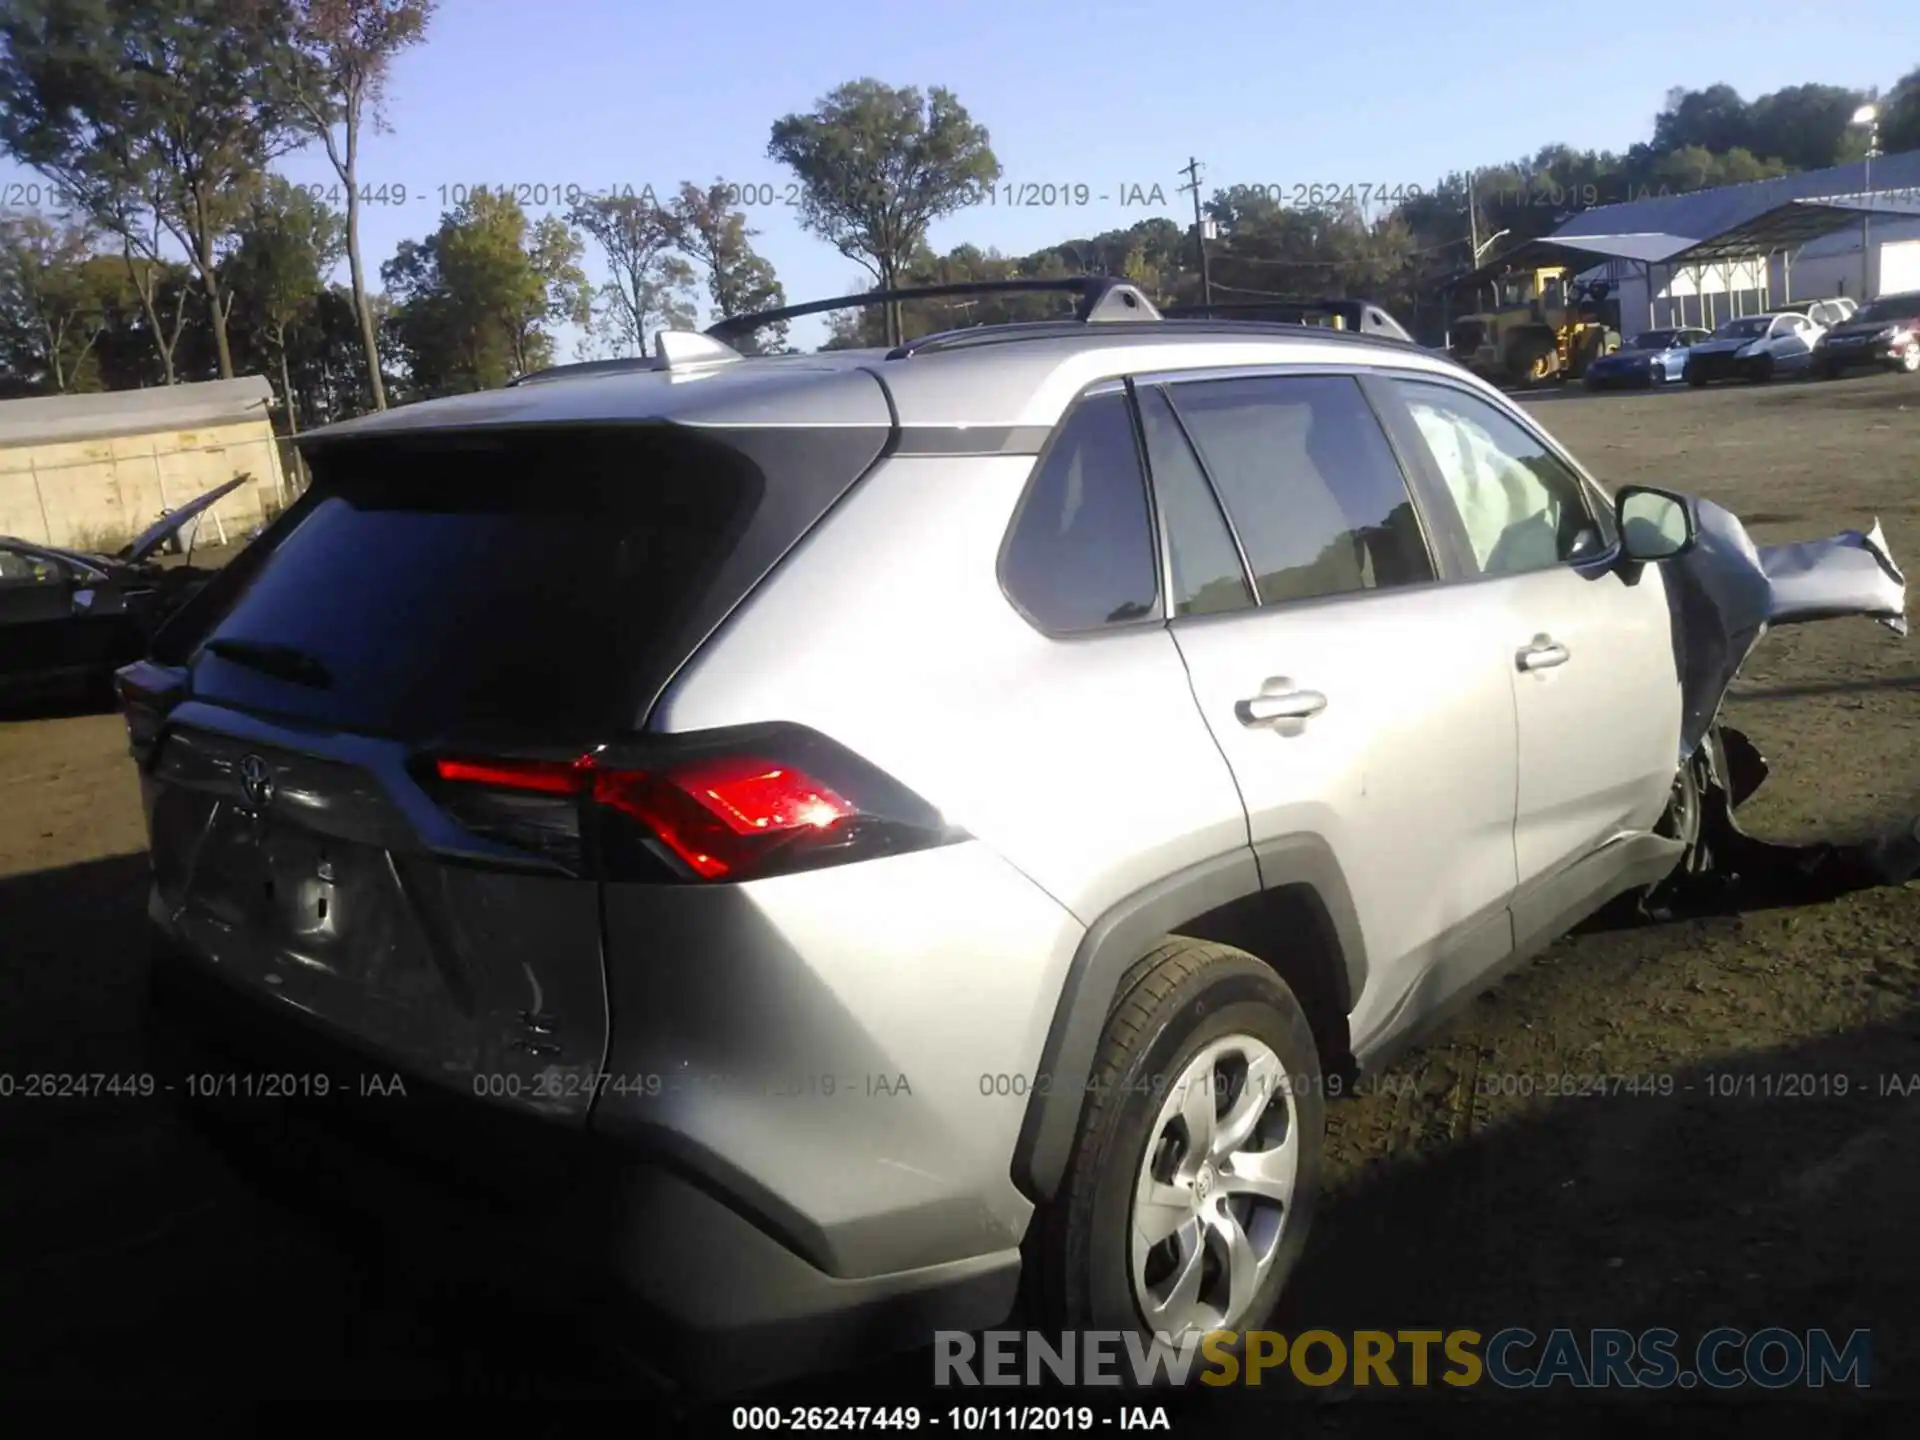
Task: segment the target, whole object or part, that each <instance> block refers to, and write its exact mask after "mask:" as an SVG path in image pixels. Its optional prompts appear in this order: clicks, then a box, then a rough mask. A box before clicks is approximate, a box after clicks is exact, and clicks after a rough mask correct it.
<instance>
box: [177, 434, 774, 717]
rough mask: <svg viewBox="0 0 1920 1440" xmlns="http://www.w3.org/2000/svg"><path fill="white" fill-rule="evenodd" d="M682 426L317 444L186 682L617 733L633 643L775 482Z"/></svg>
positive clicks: (290, 711) (314, 703)
mask: <svg viewBox="0 0 1920 1440" xmlns="http://www.w3.org/2000/svg"><path fill="white" fill-rule="evenodd" d="M683 437H684V432H681V434H680V436H675V435H672V434H670V433H669V432H665V431H663V430H659V429H654V430H648V429H631V430H626V431H613V432H576V433H571V434H566V435H550V436H544V437H543V436H525V437H516V438H513V439H510V440H499V441H492V442H488V443H486V444H485V445H484V446H478V445H475V444H473V443H471V442H469V443H468V444H467V445H466V446H464V447H463V448H459V449H448V448H445V447H438V446H436V447H432V448H420V447H417V446H416V447H413V448H407V449H401V448H396V447H394V446H392V445H390V444H388V445H378V446H375V445H357V446H348V445H344V444H343V445H342V446H341V447H340V448H339V449H338V450H336V451H335V452H333V453H332V454H331V455H328V454H327V452H322V454H321V456H320V457H319V463H318V465H317V466H316V475H315V482H314V489H313V491H312V492H311V493H309V494H308V495H307V496H306V497H304V498H303V499H302V501H301V506H300V508H301V509H302V510H303V511H304V512H305V513H304V518H300V519H298V521H297V523H296V524H294V525H292V527H291V528H290V529H289V530H288V531H287V532H286V533H285V535H284V538H282V539H281V540H280V542H279V544H278V545H277V547H276V548H275V549H274V550H273V551H272V552H271V553H270V554H269V555H268V556H267V557H266V559H265V562H264V563H263V564H261V565H260V566H259V567H258V569H257V570H256V571H255V572H254V573H253V574H252V576H251V577H250V578H248V579H246V580H244V581H243V582H242V583H241V584H240V585H239V587H238V589H237V593H236V594H235V595H234V596H233V597H232V598H231V599H230V600H229V601H227V602H226V603H225V604H224V605H222V606H219V607H218V612H219V618H218V619H217V620H215V621H214V622H213V623H212V624H211V625H209V626H208V627H207V628H205V629H203V630H202V631H201V639H202V641H203V644H202V646H201V649H200V653H199V656H198V658H197V659H196V661H195V662H194V666H193V692H194V694H195V696H196V697H199V698H205V699H208V700H213V701H216V702H218V703H222V704H229V705H234V706H238V707H240V708H242V709H253V710H259V711H262V712H266V713H275V714H284V715H293V716H297V717H300V718H302V719H306V720H310V721H312V722H315V723H318V724H323V725H326V726H328V727H331V728H336V729H342V730H352V731H360V732H364V733H368V734H375V735H395V736H402V737H406V738H426V737H430V736H433V735H437V734H445V733H474V732H487V733H496V732H497V733H502V734H507V733H511V734H523V733H524V734H528V735H532V736H539V737H540V738H552V739H555V740H566V741H571V740H573V739H575V738H588V737H592V736H595V735H604V734H606V733H608V732H610V731H612V730H614V729H616V728H618V727H619V726H620V725H622V724H623V723H625V722H626V721H627V720H628V719H629V718H630V716H631V714H632V710H631V708H630V706H631V705H632V703H633V697H632V696H631V694H630V688H631V683H632V678H633V677H632V664H631V661H632V657H633V656H634V654H635V653H636V650H637V649H638V648H639V647H640V646H641V645H643V644H644V643H646V642H648V641H649V640H650V639H652V638H655V637H657V635H658V634H659V632H660V631H661V630H663V629H664V628H666V627H667V626H668V625H669V624H670V623H671V621H672V619H673V617H674V616H675V614H676V612H677V611H678V610H679V609H680V608H681V607H682V606H683V605H684V604H685V603H686V602H687V600H688V598H689V596H690V594H691V592H693V591H694V590H695V589H696V588H697V587H698V586H699V585H700V583H701V581H702V580H703V578H704V577H705V576H706V575H707V574H708V573H709V572H710V570H711V568H712V566H713V565H714V564H715V562H716V560H717V559H718V558H719V557H720V556H721V555H723V554H724V552H725V551H726V550H727V549H728V548H729V546H730V544H731V543H732V541H733V540H734V538H735V537H736V536H737V535H738V533H739V531H740V530H741V528H742V526H743V524H744V522H745V520H746V519H747V518H748V517H749V516H750V515H751V513H752V511H753V509H754V507H755V506H756V504H757V503H758V502H759V499H760V496H761V492H762V488H763V487H762V483H761V479H760V475H759V472H758V471H757V470H756V469H754V468H753V467H752V466H751V465H749V464H747V463H746V462H745V461H743V460H742V459H741V457H740V456H739V455H738V454H737V453H735V452H733V451H731V450H729V449H727V448H725V447H723V446H720V445H718V444H713V443H710V442H706V441H695V440H689V439H686V438H683ZM293 518H294V517H289V519H293Z"/></svg>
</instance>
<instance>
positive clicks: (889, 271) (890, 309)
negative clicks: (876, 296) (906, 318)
mask: <svg viewBox="0 0 1920 1440" xmlns="http://www.w3.org/2000/svg"><path fill="white" fill-rule="evenodd" d="M894 282H895V271H894V266H893V259H892V257H891V256H889V257H888V258H886V259H884V260H882V261H881V262H880V286H881V288H882V289H883V290H897V289H898V288H899V286H898V285H897V284H895V283H894ZM886 312H887V345H888V347H889V348H891V347H893V346H895V345H900V344H903V343H904V342H905V340H906V335H905V333H904V327H903V326H902V323H901V318H900V302H899V301H898V300H889V301H887V304H886Z"/></svg>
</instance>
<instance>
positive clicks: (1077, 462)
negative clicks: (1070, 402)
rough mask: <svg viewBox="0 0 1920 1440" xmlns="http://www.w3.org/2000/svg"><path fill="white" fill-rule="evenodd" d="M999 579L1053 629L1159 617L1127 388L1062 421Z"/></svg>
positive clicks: (1087, 402)
mask: <svg viewBox="0 0 1920 1440" xmlns="http://www.w3.org/2000/svg"><path fill="white" fill-rule="evenodd" d="M1000 583H1001V585H1002V586H1003V588H1004V589H1005V590H1006V593H1007V596H1008V598H1009V599H1011V600H1012V601H1013V603H1014V604H1015V605H1016V606H1018V607H1019V609H1020V610H1021V612H1022V613H1023V614H1025V615H1026V617H1027V619H1028V620H1030V621H1031V622H1032V623H1033V624H1035V625H1036V626H1038V627H1039V628H1040V629H1041V630H1044V631H1046V632H1047V633H1049V634H1054V635H1065V634H1075V633H1083V632H1086V631H1091V630H1101V629H1105V628H1107V627H1108V626H1112V625H1124V624H1126V623H1128V622H1130V621H1134V620H1145V619H1151V618H1155V617H1157V616H1158V615H1159V614H1160V582H1159V565H1158V563H1157V562H1156V560H1155V558H1154V540H1153V520H1152V515H1151V512H1149V510H1148V509H1147V484H1146V474H1145V471H1144V470H1143V468H1142V466H1141V463H1140V446H1139V442H1138V440H1137V439H1136V437H1135V435H1134V426H1133V414H1132V411H1131V409H1130V408H1129V406H1128V404H1127V397H1126V396H1125V395H1123V394H1120V393H1118V392H1114V393H1110V394H1105V395H1093V396H1089V397H1088V398H1086V399H1084V400H1082V401H1081V402H1080V403H1079V404H1077V405H1076V406H1074V408H1073V410H1072V411H1071V412H1070V413H1069V414H1068V416H1067V418H1066V419H1065V421H1064V422H1063V423H1062V425H1061V427H1060V430H1059V432H1058V433H1057V434H1056V435H1055V436H1054V438H1053V440H1052V442H1051V443H1050V444H1049V445H1048V447H1047V451H1046V453H1045V454H1044V455H1043V456H1042V457H1041V460H1040V465H1039V468H1038V469H1037V470H1036V471H1035V472H1034V476H1033V479H1032V481H1031V482H1030V483H1029V484H1028V487H1027V493H1026V494H1025V496H1023V497H1022V499H1021V502H1020V510H1019V513H1018V514H1017V515H1015V517H1014V520H1013V528H1012V530H1011V531H1010V532H1009V533H1008V536H1007V542H1006V547H1005V549H1004V550H1003V551H1002V553H1001V557H1000Z"/></svg>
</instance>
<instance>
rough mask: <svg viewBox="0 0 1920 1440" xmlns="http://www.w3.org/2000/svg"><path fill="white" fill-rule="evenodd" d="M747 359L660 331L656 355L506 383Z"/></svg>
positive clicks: (586, 363)
mask: <svg viewBox="0 0 1920 1440" xmlns="http://www.w3.org/2000/svg"><path fill="white" fill-rule="evenodd" d="M744 359H746V356H744V355H742V354H741V353H740V352H739V351H738V350H736V349H734V348H733V347H732V346H731V345H728V344H726V343H725V342H724V341H720V340H715V339H712V338H711V337H710V336H709V335H702V334H699V333H697V332H696V331H692V330H661V331H658V332H657V333H656V334H655V335H654V337H653V354H651V355H630V356H622V357H620V358H619V359H615V360H583V361H581V362H580V363H579V364H577V365H550V366H548V367H547V368H546V369H544V370H530V371H528V372H527V373H526V374H525V375H518V376H515V377H514V378H513V379H511V380H509V381H508V382H507V388H509V389H512V388H513V387H514V386H516V385H544V384H547V383H548V382H549V381H553V380H585V379H588V378H590V377H592V376H595V375H631V374H633V373H635V372H636V371H649V370H676V371H678V370H698V369H701V368H703V367H706V366H709V365H727V364H731V363H732V362H733V361H735V360H744Z"/></svg>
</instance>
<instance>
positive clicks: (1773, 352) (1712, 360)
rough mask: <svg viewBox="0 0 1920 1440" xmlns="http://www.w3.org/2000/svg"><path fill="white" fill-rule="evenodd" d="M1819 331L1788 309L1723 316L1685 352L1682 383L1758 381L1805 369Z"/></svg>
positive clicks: (1820, 330)
mask: <svg viewBox="0 0 1920 1440" xmlns="http://www.w3.org/2000/svg"><path fill="white" fill-rule="evenodd" d="M1825 333H1826V332H1825V330H1824V329H1823V328H1822V327H1821V326H1819V325H1816V324H1814V323H1813V321H1811V320H1809V319H1808V318H1807V317H1806V316H1804V315H1796V314H1794V313H1793V312H1792V311H1786V312H1780V311H1772V310H1770V311H1768V312H1767V313H1766V314H1764V315H1743V316H1741V317H1740V318H1739V319H1738V320H1729V321H1727V322H1726V323H1725V324H1724V325H1722V326H1720V327H1719V328H1718V329H1717V330H1715V331H1714V332H1713V335H1712V336H1711V338H1709V339H1707V340H1705V341H1702V342H1701V343H1700V344H1698V345H1695V346H1694V347H1693V348H1692V349H1691V350H1689V351H1688V352H1687V361H1686V372H1685V373H1686V377H1687V383H1688V384H1689V385H1710V384H1712V383H1713V382H1714V381H1715V380H1750V381H1753V382H1755V383H1757V384H1764V383H1765V382H1766V381H1768V380H1771V379H1773V377H1774V376H1775V375H1777V374H1781V373H1783V372H1785V373H1792V372H1795V371H1802V370H1805V369H1806V368H1807V367H1808V366H1809V365H1811V364H1812V363H1813V347H1814V345H1815V343H1816V342H1817V341H1818V340H1819V339H1820V337H1821V335H1823V334H1825Z"/></svg>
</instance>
